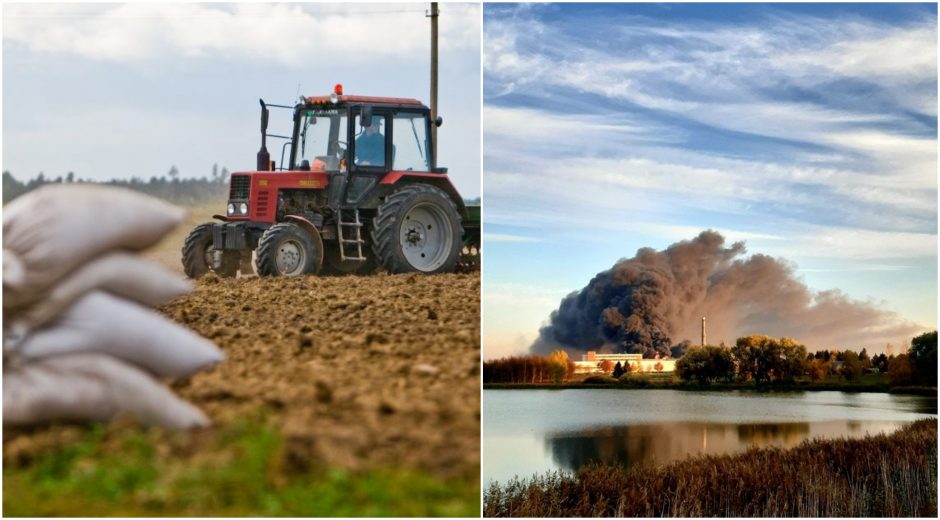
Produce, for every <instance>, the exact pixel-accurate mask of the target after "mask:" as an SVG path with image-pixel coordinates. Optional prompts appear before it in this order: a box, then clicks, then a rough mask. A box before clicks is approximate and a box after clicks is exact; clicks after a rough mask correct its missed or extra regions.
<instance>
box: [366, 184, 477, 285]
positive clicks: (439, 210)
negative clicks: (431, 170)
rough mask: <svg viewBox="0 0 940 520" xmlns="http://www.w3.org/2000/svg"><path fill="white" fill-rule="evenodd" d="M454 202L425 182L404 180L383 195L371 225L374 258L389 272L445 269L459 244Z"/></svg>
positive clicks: (460, 231)
mask: <svg viewBox="0 0 940 520" xmlns="http://www.w3.org/2000/svg"><path fill="white" fill-rule="evenodd" d="M462 236H463V229H462V228H461V226H460V214H459V213H457V206H456V205H455V204H454V202H453V201H452V200H451V199H450V197H448V196H447V194H446V193H444V192H443V191H441V190H440V189H438V188H435V187H434V186H430V185H427V184H408V185H405V186H402V187H401V188H399V189H398V190H397V191H394V192H392V194H391V195H389V196H388V197H386V199H385V202H384V203H382V205H380V206H379V207H378V210H377V212H376V216H375V219H374V220H373V228H372V247H373V251H374V253H375V257H376V259H378V261H379V262H380V263H381V264H382V266H383V267H385V269H387V270H388V272H390V273H409V272H420V273H427V274H432V273H449V272H452V271H453V270H454V266H455V265H456V263H457V259H458V257H459V255H460V249H461V247H462V245H463V244H462V240H461V238H462Z"/></svg>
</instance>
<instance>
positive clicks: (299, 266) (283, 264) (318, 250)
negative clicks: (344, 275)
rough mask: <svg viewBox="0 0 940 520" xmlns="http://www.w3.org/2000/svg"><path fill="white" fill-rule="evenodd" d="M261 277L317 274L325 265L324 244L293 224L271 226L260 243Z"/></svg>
mask: <svg viewBox="0 0 940 520" xmlns="http://www.w3.org/2000/svg"><path fill="white" fill-rule="evenodd" d="M256 254H257V258H256V259H255V261H256V266H257V268H258V274H259V275H260V276H299V275H302V274H317V273H319V272H320V267H322V266H323V242H322V241H321V240H320V237H319V236H317V237H313V236H310V233H308V232H307V231H306V230H305V229H303V228H302V227H300V226H299V225H297V224H294V223H292V222H282V223H280V224H275V225H273V226H271V227H269V228H268V229H267V230H266V231H265V232H264V234H263V235H261V240H259V241H258V249H257V251H256Z"/></svg>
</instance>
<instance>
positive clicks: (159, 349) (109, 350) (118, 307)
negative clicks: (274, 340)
mask: <svg viewBox="0 0 940 520" xmlns="http://www.w3.org/2000/svg"><path fill="white" fill-rule="evenodd" d="M4 352H5V353H11V354H14V355H18V356H19V357H21V358H23V359H24V360H34V359H39V358H47V357H50V356H59V355H63V354H69V353H74V352H97V353H100V354H107V355H110V356H114V357H116V358H119V359H122V360H124V361H127V362H129V363H132V364H134V365H137V366H138V367H141V368H143V369H144V370H147V371H149V372H151V373H153V374H156V375H158V376H169V377H180V376H187V375H190V374H192V373H194V372H196V371H198V370H200V369H202V368H205V367H207V366H209V365H213V364H215V363H218V362H219V361H222V359H223V358H224V356H223V354H222V351H220V350H219V349H218V347H216V346H215V345H213V344H212V343H211V342H210V341H208V340H206V339H204V338H202V337H201V336H199V335H197V334H195V333H194V332H191V331H190V330H188V329H186V328H184V327H182V326H180V325H178V324H176V323H174V322H172V321H170V320H169V319H167V318H164V317H163V316H160V315H159V314H157V313H155V312H153V311H152V310H150V309H146V308H144V307H141V306H140V305H137V304H136V303H133V302H130V301H127V300H124V299H121V298H118V297H116V296H112V295H110V294H108V293H105V292H102V291H95V292H91V293H88V294H87V295H85V296H84V297H82V298H81V299H80V300H78V301H77V302H76V303H75V304H74V305H73V306H72V307H71V308H69V309H68V310H67V311H66V312H65V314H63V315H62V316H61V317H59V318H58V319H56V320H55V321H53V322H52V323H50V324H49V325H48V326H46V327H43V328H41V329H38V330H35V331H32V332H30V333H28V334H27V335H26V336H25V337H24V338H23V339H22V340H21V341H19V342H18V343H16V344H10V345H8V344H5V345H4Z"/></svg>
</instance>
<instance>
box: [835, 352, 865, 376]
mask: <svg viewBox="0 0 940 520" xmlns="http://www.w3.org/2000/svg"><path fill="white" fill-rule="evenodd" d="M839 374H840V375H842V377H844V378H845V379H846V380H847V381H857V380H859V379H860V378H861V377H862V363H861V361H860V360H859V358H858V354H856V353H855V351H852V350H846V351H845V352H843V353H842V366H841V367H840V368H839Z"/></svg>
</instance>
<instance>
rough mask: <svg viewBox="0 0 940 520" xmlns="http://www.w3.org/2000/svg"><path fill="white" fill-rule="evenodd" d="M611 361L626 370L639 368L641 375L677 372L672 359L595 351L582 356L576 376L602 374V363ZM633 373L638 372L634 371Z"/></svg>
mask: <svg viewBox="0 0 940 520" xmlns="http://www.w3.org/2000/svg"><path fill="white" fill-rule="evenodd" d="M604 360H609V361H610V362H611V363H613V364H615V365H616V364H617V363H618V362H619V363H620V365H621V366H623V367H624V368H627V367H628V366H629V367H635V366H636V365H638V364H639V365H640V366H639V371H638V372H640V373H643V372H647V373H649V372H675V370H676V360H675V359H673V358H671V357H660V356H657V357H655V358H653V359H643V355H642V354H598V353H597V352H594V351H589V352H586V353H585V354H584V355H582V356H581V361H575V362H574V367H575V374H600V373H603V370H601V369H600V367H599V365H600V363H601V362H602V361H604ZM631 372H637V370H635V369H633V370H631Z"/></svg>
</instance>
